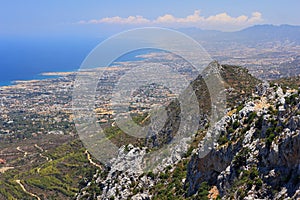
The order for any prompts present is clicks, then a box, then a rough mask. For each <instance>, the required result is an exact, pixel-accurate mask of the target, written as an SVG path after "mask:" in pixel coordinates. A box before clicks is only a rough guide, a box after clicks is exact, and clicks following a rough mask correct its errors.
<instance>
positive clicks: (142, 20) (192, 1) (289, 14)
mask: <svg viewBox="0 0 300 200" xmlns="http://www.w3.org/2000/svg"><path fill="white" fill-rule="evenodd" d="M0 3H1V4H0V5H1V6H0V37H2V38H3V37H49V36H51V37H63V36H68V37H72V36H76V37H102V36H109V35H111V34H113V33H118V32H119V31H122V30H127V29H130V28H136V27H145V26H156V27H168V28H186V27H198V28H201V29H214V30H221V31H236V30H240V29H243V28H245V27H249V26H252V25H255V24H276V25H278V24H291V25H300V12H299V11H298V9H299V7H300V1H299V0H251V1H250V0H184V1H183V0H180V1H179V0H163V1H161V0H159V1H158V0H144V1H141V0H138V1H137V0H109V1H103V0H88V1H87V0H63V1H62V0H51V1H50V0H49V1H40V0H26V1H24V0H9V1H4V0H1V1H0Z"/></svg>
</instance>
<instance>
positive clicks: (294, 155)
mask: <svg viewBox="0 0 300 200" xmlns="http://www.w3.org/2000/svg"><path fill="white" fill-rule="evenodd" d="M257 94H259V95H258V96H255V98H254V99H255V100H252V101H251V100H250V101H249V102H248V103H247V104H245V106H244V108H243V109H241V110H240V111H238V112H237V113H236V114H233V115H231V116H230V117H228V116H227V117H225V119H226V118H227V119H226V120H223V123H222V125H221V126H219V128H218V129H217V130H218V131H220V132H221V135H220V137H221V138H223V139H222V141H219V143H218V144H217V145H216V147H215V148H213V149H212V150H211V152H210V153H209V154H208V155H207V156H205V157H201V156H199V154H195V155H194V156H193V157H192V159H191V161H190V163H189V165H188V174H187V185H188V187H189V188H188V195H189V196H192V195H197V192H198V189H199V187H200V185H201V183H203V182H207V183H208V184H210V185H211V186H217V188H218V191H219V193H220V196H221V197H223V198H224V199H229V198H230V199H232V198H234V199H259V198H263V199H283V198H284V199H285V198H292V199H298V198H299V189H300V120H299V119H300V118H299V116H298V115H295V111H296V110H298V104H299V102H298V103H294V106H293V105H290V104H289V105H287V104H286V103H285V99H287V98H290V97H291V96H292V95H294V97H295V96H296V95H298V94H297V93H292V94H289V93H287V94H283V92H282V90H281V88H279V89H278V88H276V87H273V88H270V87H267V85H266V84H265V85H263V86H261V90H260V91H258V93H257ZM296 99H297V98H296ZM266 100H267V102H268V104H265V105H267V106H262V102H263V101H266ZM282 104H283V106H284V107H285V108H288V109H286V110H285V111H282V113H280V112H279V111H278V110H277V109H276V105H277V108H279V106H278V105H282ZM233 128H234V129H233ZM215 130H216V129H215ZM224 138H226V140H225V142H224ZM201 151H202V150H201V146H199V149H198V152H201Z"/></svg>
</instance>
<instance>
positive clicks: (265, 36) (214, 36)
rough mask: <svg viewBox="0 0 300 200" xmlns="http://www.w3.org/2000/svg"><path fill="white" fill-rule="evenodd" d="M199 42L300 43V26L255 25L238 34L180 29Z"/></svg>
mask: <svg viewBox="0 0 300 200" xmlns="http://www.w3.org/2000/svg"><path fill="white" fill-rule="evenodd" d="M178 31H181V32H183V33H186V34H188V35H190V36H191V37H193V38H195V39H197V40H201V41H202V40H208V41H235V42H239V41H240V42H269V41H289V42H296V43H297V44H299V43H300V26H292V25H279V26H277V25H267V24H266V25H255V26H251V27H249V28H246V29H243V30H241V31H236V32H222V31H215V30H202V29H199V28H182V29H178Z"/></svg>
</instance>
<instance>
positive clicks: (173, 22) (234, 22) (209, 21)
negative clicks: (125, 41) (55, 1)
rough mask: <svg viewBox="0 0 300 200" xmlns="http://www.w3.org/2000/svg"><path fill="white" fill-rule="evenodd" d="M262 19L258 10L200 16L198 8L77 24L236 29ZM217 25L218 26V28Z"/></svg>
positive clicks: (108, 18)
mask: <svg viewBox="0 0 300 200" xmlns="http://www.w3.org/2000/svg"><path fill="white" fill-rule="evenodd" d="M261 21H263V18H262V14H261V13H260V12H253V13H252V15H251V16H246V15H240V16H237V17H233V16H230V15H229V14H227V13H225V12H224V13H219V14H216V15H212V16H208V17H204V16H201V13H200V11H199V10H195V11H194V13H193V14H192V15H188V16H186V17H183V18H178V17H175V16H173V15H171V14H165V15H163V16H159V17H157V18H156V19H154V20H151V19H147V18H145V17H143V16H140V15H137V16H129V17H127V18H122V17H120V16H115V17H105V18H102V19H99V20H95V19H93V20H88V21H84V20H81V21H79V22H78V23H79V24H128V25H130V24H133V25H137V24H139V25H165V26H171V27H186V26H196V27H201V28H215V29H222V30H226V27H227V28H228V29H236V28H241V27H246V26H249V25H253V24H255V23H259V22H261ZM218 27H219V28H218Z"/></svg>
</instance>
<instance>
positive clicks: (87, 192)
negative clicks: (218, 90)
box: [76, 63, 300, 199]
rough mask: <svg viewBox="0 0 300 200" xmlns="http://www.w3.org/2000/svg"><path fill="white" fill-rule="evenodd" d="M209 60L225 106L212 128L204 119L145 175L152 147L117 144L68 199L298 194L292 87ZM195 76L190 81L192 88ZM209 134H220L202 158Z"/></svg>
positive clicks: (299, 119) (297, 116)
mask: <svg viewBox="0 0 300 200" xmlns="http://www.w3.org/2000/svg"><path fill="white" fill-rule="evenodd" d="M214 64H215V65H217V67H218V69H219V71H220V74H221V75H222V77H223V79H224V84H225V85H226V89H225V90H226V94H227V99H228V102H227V104H228V107H229V108H228V112H227V113H226V114H225V115H224V116H223V117H222V118H221V119H220V120H219V121H218V122H217V123H216V124H215V125H214V126H213V127H211V128H210V129H209V128H208V127H209V124H208V123H204V124H203V125H202V126H200V128H199V130H198V132H197V134H195V135H193V136H192V138H191V142H190V143H188V142H186V141H185V140H182V141H181V143H179V144H178V145H177V146H175V147H174V148H172V149H171V150H170V151H171V156H169V157H168V158H165V159H164V160H163V161H162V162H161V164H160V165H158V166H156V167H155V168H154V169H153V170H151V171H147V172H145V171H143V170H142V158H143V157H144V156H145V154H146V153H147V152H149V151H152V150H153V149H152V148H153V146H151V147H149V146H143V147H141V146H133V145H131V144H129V145H126V146H124V147H123V148H120V151H119V156H118V158H116V159H115V160H114V162H113V163H112V165H111V166H110V167H107V168H106V169H105V170H103V171H101V172H98V173H97V174H95V175H94V177H93V179H91V180H89V181H88V182H87V185H86V187H84V188H82V189H81V191H80V193H79V194H78V195H77V196H76V199H96V198H98V199H220V198H222V199H286V198H291V199H298V198H300V188H299V187H300V179H299V177H300V170H299V169H300V168H299V166H300V165H299V164H300V157H299V153H300V148H299V145H300V143H299V142H300V140H299V139H300V138H299V137H300V134H299V133H300V132H299V127H300V112H299V108H300V103H299V90H298V87H299V84H298V85H297V84H295V81H294V82H293V85H288V84H287V82H288V81H287V80H286V82H285V85H283V84H282V83H283V81H281V82H279V83H271V85H270V84H269V83H267V82H264V83H261V82H260V81H259V80H257V79H255V78H254V77H252V76H251V75H249V74H248V71H247V70H245V69H244V68H241V67H236V66H229V65H223V66H221V65H219V64H217V63H214ZM201 80H202V79H201V77H199V78H198V79H197V80H195V81H194V82H193V86H194V89H196V88H197V87H200V85H201V84H199V83H201ZM296 80H298V79H296ZM196 83H198V85H197V84H196ZM298 83H299V82H298ZM280 84H282V86H281V85H280ZM288 86H289V87H290V88H289V87H288ZM292 87H294V88H292ZM202 92H203V91H202ZM202 94H203V93H202ZM198 97H199V96H198ZM203 105H205V104H203ZM159 134H164V133H163V132H162V133H159ZM214 134H215V135H219V136H220V137H219V138H218V140H216V141H215V142H214V143H213V144H214V145H213V148H212V149H211V151H210V152H209V153H208V154H207V155H205V156H202V155H201V152H202V151H203V148H204V143H203V141H205V140H204V139H205V138H206V137H208V136H209V135H214ZM187 140H188V139H187ZM163 142H167V141H163ZM182 152H184V153H182ZM95 188H97V192H96V190H95Z"/></svg>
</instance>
